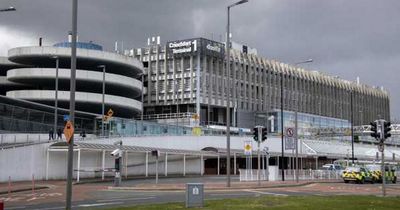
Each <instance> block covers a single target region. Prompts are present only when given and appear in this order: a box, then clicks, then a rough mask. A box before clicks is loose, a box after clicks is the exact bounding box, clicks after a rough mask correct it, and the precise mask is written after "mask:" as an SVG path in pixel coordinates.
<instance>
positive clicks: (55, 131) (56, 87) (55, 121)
mask: <svg viewBox="0 0 400 210" xmlns="http://www.w3.org/2000/svg"><path fill="white" fill-rule="evenodd" d="M52 58H54V59H56V81H55V100H54V134H57V123H58V122H57V119H58V116H57V115H58V63H59V58H58V56H53V57H52Z"/></svg>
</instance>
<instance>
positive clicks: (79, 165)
mask: <svg viewBox="0 0 400 210" xmlns="http://www.w3.org/2000/svg"><path fill="white" fill-rule="evenodd" d="M76 167H77V169H78V171H77V173H76V181H77V182H79V175H80V174H79V173H80V168H81V150H78V163H77V166H76Z"/></svg>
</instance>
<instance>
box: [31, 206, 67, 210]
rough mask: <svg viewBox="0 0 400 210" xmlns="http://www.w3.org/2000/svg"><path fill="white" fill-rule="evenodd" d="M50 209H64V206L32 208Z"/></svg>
mask: <svg viewBox="0 0 400 210" xmlns="http://www.w3.org/2000/svg"><path fill="white" fill-rule="evenodd" d="M52 209H65V206H57V207H49V208H39V209H34V210H52Z"/></svg>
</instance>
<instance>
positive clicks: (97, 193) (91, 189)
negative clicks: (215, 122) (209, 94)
mask: <svg viewBox="0 0 400 210" xmlns="http://www.w3.org/2000/svg"><path fill="white" fill-rule="evenodd" d="M199 182H200V183H204V186H205V199H206V200H210V199H224V198H236V197H253V196H262V195H271V196H291V195H324V196H329V195H379V194H380V193H381V185H380V184H345V183H343V182H342V181H341V180H337V181H329V180H314V181H300V182H299V183H296V182H294V181H285V182H282V181H262V182H261V185H260V186H258V183H257V182H239V179H238V177H237V176H233V177H232V182H231V187H230V188H227V187H226V177H225V176H203V177H185V178H182V177H181V178H166V177H164V178H160V179H159V183H158V184H157V185H156V184H155V179H154V178H153V177H151V178H148V179H131V180H122V184H121V187H113V183H112V182H92V180H83V181H82V182H81V183H80V184H75V185H74V186H73V201H72V204H73V209H82V208H91V209H92V208H104V207H116V206H126V205H140V204H154V203H167V202H184V201H185V191H184V190H185V186H186V183H199ZM11 187H12V190H11V193H10V194H8V183H0V201H3V202H4V203H5V206H6V208H5V209H42V210H43V209H45V210H52V209H64V208H65V181H38V182H36V183H35V187H43V188H42V189H37V188H35V190H34V191H32V183H31V182H16V183H12V185H11ZM17 189H19V191H18V192H16V191H17ZM24 189H25V191H24ZM12 191H14V192H12ZM2 193H3V194H2ZM387 194H388V195H389V196H400V184H388V185H387Z"/></svg>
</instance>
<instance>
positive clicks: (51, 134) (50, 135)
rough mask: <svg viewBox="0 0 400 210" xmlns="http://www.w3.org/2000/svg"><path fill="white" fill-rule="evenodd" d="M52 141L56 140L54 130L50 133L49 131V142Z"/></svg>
mask: <svg viewBox="0 0 400 210" xmlns="http://www.w3.org/2000/svg"><path fill="white" fill-rule="evenodd" d="M50 140H54V131H53V128H50V131H49V141H50Z"/></svg>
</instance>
